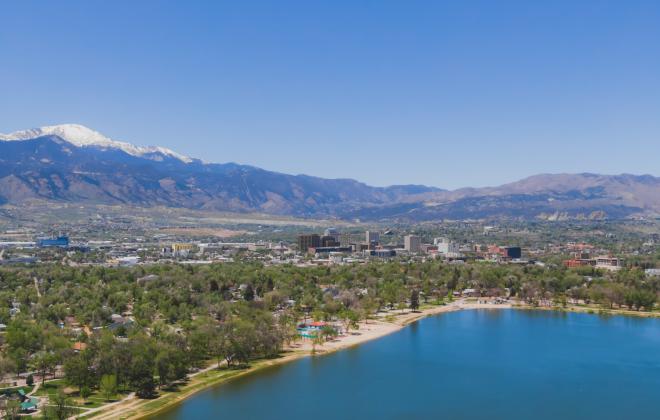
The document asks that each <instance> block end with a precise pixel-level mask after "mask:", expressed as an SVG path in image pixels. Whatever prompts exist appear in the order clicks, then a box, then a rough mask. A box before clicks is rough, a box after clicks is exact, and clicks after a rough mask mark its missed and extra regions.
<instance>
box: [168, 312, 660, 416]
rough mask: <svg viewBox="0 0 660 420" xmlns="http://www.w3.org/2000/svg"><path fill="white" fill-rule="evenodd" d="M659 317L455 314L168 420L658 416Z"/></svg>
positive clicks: (274, 376)
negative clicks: (214, 419) (210, 419)
mask: <svg viewBox="0 0 660 420" xmlns="http://www.w3.org/2000/svg"><path fill="white" fill-rule="evenodd" d="M658 416H660V320H658V319H645V318H636V317H623V316H599V315H589V314H578V313H563V312H553V311H521V310H510V309H495V310H467V311H459V312H450V313H445V314H442V315H438V316H434V317H430V318H426V319H423V320H421V321H419V322H416V323H414V324H412V325H410V326H408V327H406V328H404V329H402V330H400V331H398V332H396V333H394V334H391V335H388V336H386V337H383V338H380V339H378V340H374V341H370V342H368V343H365V344H363V345H361V346H358V347H354V348H351V349H347V350H343V351H339V352H336V353H333V354H329V355H326V356H317V357H309V358H304V359H300V360H298V361H295V362H292V363H289V364H285V365H282V366H275V367H270V368H267V369H264V370H260V371H257V372H254V373H250V374H248V375H245V376H242V377H240V378H237V379H235V380H232V381H230V382H228V383H226V384H223V385H219V386H217V387H215V388H209V389H208V390H205V391H203V392H200V393H198V394H196V395H194V396H193V397H191V398H190V399H188V400H186V401H185V402H184V403H182V404H181V405H179V406H177V407H174V408H173V409H171V410H170V411H168V412H166V413H161V414H159V415H158V416H157V418H159V419H169V420H172V419H206V418H216V419H287V420H292V419H294V420H295V419H301V420H302V419H305V420H309V419H313V420H321V419H365V418H368V419H416V418H424V419H427V418H447V419H484V418H497V419H499V418H511V419H553V420H554V419H581V420H584V419H589V418H599V419H624V418H644V419H652V418H658Z"/></svg>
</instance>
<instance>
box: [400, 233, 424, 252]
mask: <svg viewBox="0 0 660 420" xmlns="http://www.w3.org/2000/svg"><path fill="white" fill-rule="evenodd" d="M403 244H404V245H403V246H404V248H405V249H406V251H408V252H419V251H420V249H421V246H422V238H420V237H419V236H417V235H406V236H405V237H404V238H403Z"/></svg>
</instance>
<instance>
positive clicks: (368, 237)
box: [364, 230, 380, 245]
mask: <svg viewBox="0 0 660 420" xmlns="http://www.w3.org/2000/svg"><path fill="white" fill-rule="evenodd" d="M364 236H365V238H364V239H365V241H366V242H367V245H371V244H378V243H379V242H380V232H373V231H370V230H368V231H366V232H365V235H364Z"/></svg>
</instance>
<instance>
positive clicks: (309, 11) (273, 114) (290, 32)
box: [0, 2, 660, 189]
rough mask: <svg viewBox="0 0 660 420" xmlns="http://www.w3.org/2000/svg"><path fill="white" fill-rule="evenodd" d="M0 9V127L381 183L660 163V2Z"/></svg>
mask: <svg viewBox="0 0 660 420" xmlns="http://www.w3.org/2000/svg"><path fill="white" fill-rule="evenodd" d="M0 10H2V13H3V15H4V16H5V17H6V19H5V21H6V24H5V25H3V27H2V28H0V48H1V49H2V51H3V54H4V56H5V57H15V59H14V60H8V61H7V62H6V63H5V65H3V66H2V68H0V87H1V88H2V91H3V92H4V97H5V101H3V102H2V104H0V115H2V116H3V118H0V132H2V133H8V132H11V131H15V130H21V129H27V128H32V127H38V126H43V125H53V124H62V123H78V124H83V125H85V126H88V127H90V128H92V129H94V130H97V131H99V132H101V133H103V134H104V135H106V136H108V137H110V138H113V139H116V140H121V141H126V142H130V143H133V144H136V145H140V146H145V145H158V146H164V147H168V148H170V149H173V150H175V151H177V152H180V153H182V154H185V155H189V156H191V157H197V158H202V159H204V160H206V161H210V162H237V163H242V164H248V165H253V166H257V167H261V168H264V169H268V170H273V171H278V172H284V173H292V174H299V173H304V174H308V175H313V176H319V177H326V178H353V179H357V180H359V181H362V182H365V183H367V184H370V185H375V186H383V185H392V184H424V185H430V186H437V187H440V188H447V189H455V188H461V187H468V186H473V187H481V186H492V185H500V184H503V183H506V182H512V181H516V180H519V179H521V178H524V177H526V176H530V175H534V174H538V173H564V172H567V173H582V172H594V173H606V174H618V173H635V174H645V173H648V174H651V175H655V176H658V175H660V173H659V172H658V169H657V163H656V161H655V160H656V159H655V156H657V155H658V154H659V153H660V144H659V142H658V141H657V137H658V133H660V122H658V120H657V118H655V116H656V115H657V114H658V111H660V95H658V93H660V80H659V78H658V76H657V75H658V74H660V73H659V72H658V70H660V51H658V50H659V49H660V47H659V46H658V45H656V44H655V43H654V42H653V40H654V39H657V38H658V35H660V29H659V28H657V25H655V22H657V20H658V17H660V7H659V6H658V5H654V4H645V3H644V2H630V3H627V4H625V5H622V4H614V3H611V4H603V3H601V2H598V3H597V2H585V3H582V4H573V3H571V2H557V3H553V4H552V5H538V4H537V5H531V4H525V3H524V2H506V3H502V4H498V5H497V6H494V5H489V4H487V3H476V4H472V5H471V6H468V5H464V4H463V5H458V4H453V5H452V4H447V3H443V4H436V3H430V2H411V3H406V4H405V5H396V4H391V3H378V4H377V3H370V2H363V3H354V2H350V3H348V2H346V3H337V2H333V3H332V4H330V3H315V4H313V5H311V4H305V3H296V2H289V3H284V4H283V3H279V2H278V3H277V4H275V3H269V2H261V3H259V4H258V5H257V6H253V7H251V8H249V9H248V8H247V7H246V6H240V5H235V4H228V3H210V2H209V3H205V2H197V3H194V4H192V5H191V4H167V5H164V4H160V3H155V2H145V3H141V4H130V3H128V2H119V3H113V5H102V4H98V3H96V4H95V3H88V2H71V3H67V4H48V3H39V2H36V3H34V2H22V3H20V4H18V3H16V4H4V5H2V6H1V8H0ZM585 22H588V23H589V26H588V30H587V29H585V26H584V23H585ZM53 23H56V24H55V25H53ZM642 151H643V153H642Z"/></svg>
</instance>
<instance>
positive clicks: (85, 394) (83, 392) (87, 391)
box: [80, 385, 92, 403]
mask: <svg viewBox="0 0 660 420" xmlns="http://www.w3.org/2000/svg"><path fill="white" fill-rule="evenodd" d="M90 395H92V390H91V389H90V388H89V387H88V386H87V385H85V386H83V387H82V388H80V398H82V400H83V403H87V398H89V396H90Z"/></svg>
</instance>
